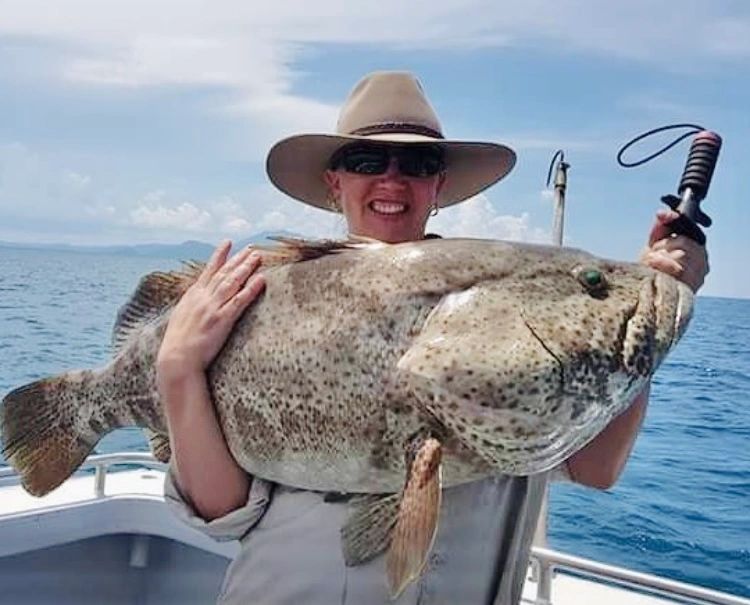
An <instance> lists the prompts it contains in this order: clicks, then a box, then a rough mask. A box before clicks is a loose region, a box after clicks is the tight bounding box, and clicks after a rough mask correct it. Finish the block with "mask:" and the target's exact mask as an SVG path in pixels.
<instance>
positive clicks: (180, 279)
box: [112, 261, 205, 353]
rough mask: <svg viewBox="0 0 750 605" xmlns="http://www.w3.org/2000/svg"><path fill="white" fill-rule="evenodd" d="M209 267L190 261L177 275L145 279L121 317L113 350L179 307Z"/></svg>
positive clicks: (153, 275)
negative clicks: (191, 287)
mask: <svg viewBox="0 0 750 605" xmlns="http://www.w3.org/2000/svg"><path fill="white" fill-rule="evenodd" d="M204 266H205V263H201V262H197V261H189V262H185V263H183V266H182V269H181V270H177V271H155V272H153V273H149V274H148V275H146V276H144V277H143V278H142V279H141V281H140V282H139V284H138V287H137V288H136V289H135V292H134V293H133V295H132V296H131V297H130V300H129V301H128V302H127V303H125V304H124V305H123V306H122V307H121V308H120V310H119V311H118V313H117V319H116V320H115V326H114V329H113V331H112V347H113V349H114V351H115V353H117V352H118V351H120V350H121V349H122V348H123V345H124V344H125V342H126V341H127V339H128V337H129V336H130V335H131V334H132V333H133V332H135V331H136V330H138V329H139V328H140V327H141V326H143V325H144V324H146V323H148V322H150V321H152V320H153V319H155V318H156V317H158V316H160V315H161V314H162V313H163V312H164V311H165V310H167V309H168V308H170V307H172V306H174V305H175V304H177V301H179V300H180V298H182V295H183V294H184V293H185V291H186V290H187V289H188V288H189V287H190V286H192V285H193V284H194V283H195V281H196V280H197V279H198V276H200V274H201V272H202V271H203V268H204Z"/></svg>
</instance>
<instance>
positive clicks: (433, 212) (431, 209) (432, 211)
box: [430, 202, 438, 216]
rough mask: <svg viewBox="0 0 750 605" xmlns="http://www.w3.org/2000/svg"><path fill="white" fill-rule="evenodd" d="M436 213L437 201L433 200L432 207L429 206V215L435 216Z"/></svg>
mask: <svg viewBox="0 0 750 605" xmlns="http://www.w3.org/2000/svg"><path fill="white" fill-rule="evenodd" d="M437 213H438V204H437V202H435V203H434V204H433V205H432V208H430V216H437Z"/></svg>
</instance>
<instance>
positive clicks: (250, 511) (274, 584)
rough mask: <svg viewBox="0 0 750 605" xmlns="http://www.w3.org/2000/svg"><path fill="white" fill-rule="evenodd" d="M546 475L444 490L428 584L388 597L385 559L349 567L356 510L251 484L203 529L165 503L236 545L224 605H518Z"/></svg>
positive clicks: (169, 495)
mask: <svg viewBox="0 0 750 605" xmlns="http://www.w3.org/2000/svg"><path fill="white" fill-rule="evenodd" d="M548 479H549V474H548V473H545V474H541V475H536V476H533V477H507V476H501V477H496V478H492V479H485V480H482V481H477V482H474V483H468V484H464V485H460V486H457V487H452V488H448V489H445V490H444V492H443V502H442V506H441V511H440V521H439V526H438V535H437V538H436V540H435V545H434V547H433V549H432V551H431V554H430V557H429V560H428V564H427V567H426V570H425V572H424V573H423V575H422V577H421V579H420V580H419V581H417V582H415V583H413V584H412V585H410V586H409V587H408V588H407V589H406V590H405V592H404V593H403V594H402V595H401V596H400V597H399V598H398V599H397V600H396V601H391V600H390V599H389V597H388V592H387V586H386V574H385V565H384V557H383V556H382V555H381V556H379V557H377V558H376V559H374V560H372V561H370V562H368V563H366V564H364V565H360V566H357V567H346V565H345V564H344V561H343V557H342V553H341V543H340V537H339V531H340V529H341V526H342V525H343V523H344V522H345V520H346V518H347V515H348V509H349V505H348V504H347V503H346V502H326V501H325V500H324V495H323V494H322V493H318V492H310V491H304V490H297V489H293V488H289V487H285V486H281V485H276V484H272V483H269V482H267V481H263V480H261V479H257V478H256V479H254V480H253V482H252V485H251V489H250V493H249V494H248V499H247V502H246V503H245V505H244V506H243V507H241V508H239V509H237V510H235V511H232V512H231V513H229V514H228V515H226V516H224V517H220V518H218V519H214V520H213V521H210V522H206V521H204V520H203V519H201V518H200V517H199V516H198V515H197V514H196V512H195V510H194V509H193V508H192V507H191V506H190V504H189V502H188V501H187V500H186V499H185V498H184V497H183V496H182V495H181V494H180V492H179V490H178V488H177V484H176V482H175V480H174V476H173V474H172V471H171V470H170V472H169V473H168V474H167V479H166V484H165V496H166V500H167V504H168V505H169V507H170V508H171V509H172V510H173V511H174V512H175V513H176V514H177V515H178V516H179V517H180V518H182V519H183V520H184V521H185V522H186V523H187V524H188V525H191V526H192V527H195V528H197V529H199V530H200V531H202V532H204V533H206V534H208V535H210V536H212V537H213V538H215V539H217V540H239V541H240V552H239V554H238V556H237V557H236V558H235V560H234V561H233V562H232V563H231V565H230V566H229V568H228V570H227V574H226V577H225V579H224V584H223V587H222V591H221V594H220V595H219V598H218V603H220V604H225V605H230V604H231V605H247V604H249V603H253V604H259V605H260V604H268V605H298V604H299V603H305V604H308V605H331V604H336V605H339V604H341V605H384V604H386V603H395V604H396V605H438V604H446V605H447V604H451V605H455V604H457V603H462V604H463V603H467V604H481V605H491V604H494V605H515V604H516V603H518V602H519V601H520V598H521V591H522V589H523V583H524V578H525V575H526V570H527V563H528V556H529V550H530V548H531V540H532V537H533V534H534V529H535V527H536V521H537V517H538V516H539V511H540V508H541V505H542V500H543V496H544V492H545V486H546V484H547V481H548Z"/></svg>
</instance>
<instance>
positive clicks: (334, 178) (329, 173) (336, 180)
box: [323, 170, 341, 198]
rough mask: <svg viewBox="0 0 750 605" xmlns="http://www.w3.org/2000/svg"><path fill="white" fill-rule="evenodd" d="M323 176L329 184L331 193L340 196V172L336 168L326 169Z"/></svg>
mask: <svg viewBox="0 0 750 605" xmlns="http://www.w3.org/2000/svg"><path fill="white" fill-rule="evenodd" d="M323 178H324V179H325V182H326V185H328V189H330V191H331V194H332V195H333V196H334V197H336V198H338V197H339V194H340V193H341V176H340V175H339V173H338V172H337V171H336V170H326V171H325V172H324V173H323Z"/></svg>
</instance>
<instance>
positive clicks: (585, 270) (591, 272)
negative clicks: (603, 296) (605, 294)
mask: <svg viewBox="0 0 750 605" xmlns="http://www.w3.org/2000/svg"><path fill="white" fill-rule="evenodd" d="M576 277H577V278H578V281H579V282H581V284H583V285H584V286H585V287H586V289H587V290H589V291H590V292H597V293H601V292H602V291H604V290H605V289H606V288H607V280H606V279H605V278H604V273H602V272H601V271H599V269H594V268H591V267H582V268H580V269H578V270H577V271H576Z"/></svg>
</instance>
